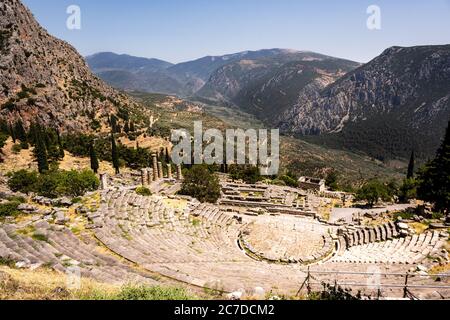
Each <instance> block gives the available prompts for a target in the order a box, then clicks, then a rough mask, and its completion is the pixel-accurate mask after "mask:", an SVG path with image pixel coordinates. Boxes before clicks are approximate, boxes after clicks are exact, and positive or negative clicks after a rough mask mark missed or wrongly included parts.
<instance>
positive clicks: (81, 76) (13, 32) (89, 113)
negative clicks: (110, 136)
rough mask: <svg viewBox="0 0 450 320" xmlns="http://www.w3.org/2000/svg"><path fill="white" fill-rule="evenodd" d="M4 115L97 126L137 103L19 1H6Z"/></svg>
mask: <svg viewBox="0 0 450 320" xmlns="http://www.w3.org/2000/svg"><path fill="white" fill-rule="evenodd" d="M0 51H1V56H0V108H1V110H0V117H2V118H6V119H8V120H9V121H15V120H16V119H18V118H21V119H22V120H23V122H24V123H25V125H29V124H30V123H31V122H32V121H36V119H37V120H38V121H41V122H42V123H44V124H46V125H49V126H53V127H56V128H59V129H60V130H62V131H72V130H76V131H94V130H100V129H101V128H104V127H105V126H106V125H107V122H108V116H110V115H111V114H120V115H122V116H123V115H124V114H127V113H128V111H126V110H128V109H131V108H133V107H135V104H134V103H133V102H132V101H130V100H129V99H128V98H127V97H126V96H124V95H122V94H120V93H118V92H117V91H115V90H113V89H112V88H110V87H109V86H107V85H105V84H104V83H103V82H102V81H101V80H99V79H98V78H97V77H95V76H93V75H92V73H91V71H90V70H89V68H88V67H87V65H86V63H85V61H84V59H83V58H82V57H81V56H80V55H79V54H78V53H77V51H76V50H75V49H74V48H73V47H72V46H70V45H69V44H67V43H66V42H64V41H61V40H58V39H56V38H54V37H52V36H51V35H49V34H48V33H47V32H46V31H45V30H44V29H43V28H42V27H41V26H40V25H39V24H38V23H37V22H36V20H35V19H34V17H33V15H32V14H31V12H30V11H29V10H28V9H27V8H26V7H25V6H24V5H23V4H22V3H21V2H20V1H19V0H3V1H2V2H1V3H0Z"/></svg>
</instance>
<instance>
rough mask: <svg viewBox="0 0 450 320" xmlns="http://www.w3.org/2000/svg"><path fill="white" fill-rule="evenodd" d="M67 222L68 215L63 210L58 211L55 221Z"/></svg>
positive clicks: (58, 222)
mask: <svg viewBox="0 0 450 320" xmlns="http://www.w3.org/2000/svg"><path fill="white" fill-rule="evenodd" d="M66 222H67V219H66V215H65V214H64V212H63V211H56V212H55V223H56V224H59V225H62V224H65V223H66Z"/></svg>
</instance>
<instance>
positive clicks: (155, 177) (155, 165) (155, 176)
mask: <svg viewBox="0 0 450 320" xmlns="http://www.w3.org/2000/svg"><path fill="white" fill-rule="evenodd" d="M152 159H153V180H154V181H157V180H158V159H157V158H156V154H153V155H152Z"/></svg>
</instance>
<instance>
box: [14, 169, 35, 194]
mask: <svg viewBox="0 0 450 320" xmlns="http://www.w3.org/2000/svg"><path fill="white" fill-rule="evenodd" d="M37 181H38V174H37V172H35V171H27V170H19V171H16V172H14V173H12V174H11V177H10V178H9V180H8V186H9V188H10V189H11V190H12V191H14V192H18V191H20V192H23V193H29V192H32V191H34V186H35V184H36V182H37Z"/></svg>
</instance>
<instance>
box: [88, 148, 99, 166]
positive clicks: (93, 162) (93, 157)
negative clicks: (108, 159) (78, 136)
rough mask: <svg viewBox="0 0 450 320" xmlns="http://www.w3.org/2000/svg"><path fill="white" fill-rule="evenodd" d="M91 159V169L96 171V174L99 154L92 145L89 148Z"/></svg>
mask: <svg viewBox="0 0 450 320" xmlns="http://www.w3.org/2000/svg"><path fill="white" fill-rule="evenodd" d="M89 158H90V160H91V169H92V171H94V173H97V172H98V168H99V163H98V158H97V153H96V152H95V148H94V145H92V144H91V146H90V148H89Z"/></svg>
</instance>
